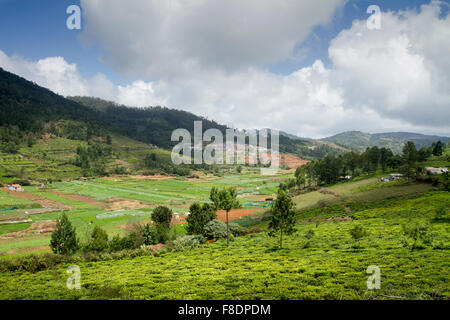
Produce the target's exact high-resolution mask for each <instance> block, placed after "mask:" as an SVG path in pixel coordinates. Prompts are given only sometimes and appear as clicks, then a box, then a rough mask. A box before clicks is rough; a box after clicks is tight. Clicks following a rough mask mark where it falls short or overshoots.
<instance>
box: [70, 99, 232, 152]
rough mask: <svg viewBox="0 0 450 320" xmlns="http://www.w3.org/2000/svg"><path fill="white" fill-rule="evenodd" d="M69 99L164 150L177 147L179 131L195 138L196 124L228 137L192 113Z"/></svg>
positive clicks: (137, 137)
mask: <svg viewBox="0 0 450 320" xmlns="http://www.w3.org/2000/svg"><path fill="white" fill-rule="evenodd" d="M68 99H70V100H72V101H75V102H77V103H80V104H82V105H84V106H86V107H89V108H91V109H92V110H94V111H95V112H100V115H101V117H102V119H105V120H107V121H108V124H109V125H110V126H111V127H113V128H117V129H119V130H120V132H121V133H122V134H124V135H126V136H128V137H130V138H133V139H136V140H139V141H143V142H147V143H151V144H154V145H157V146H159V147H162V148H169V147H171V146H173V144H174V143H173V142H171V141H170V138H171V135H172V132H173V131H174V130H175V129H187V130H188V131H190V132H191V134H193V132H194V121H202V128H203V130H207V129H210V128H216V129H219V130H220V131H221V132H223V133H225V130H226V129H227V127H226V126H223V125H220V124H218V123H217V122H215V121H210V120H207V119H205V118H203V117H199V116H197V115H195V114H192V113H190V112H186V111H182V110H175V109H168V108H165V107H159V106H157V107H147V108H136V107H127V106H122V105H118V104H116V103H114V102H111V101H105V100H102V99H99V98H92V97H68Z"/></svg>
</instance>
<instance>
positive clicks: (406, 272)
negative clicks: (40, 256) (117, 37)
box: [0, 191, 450, 299]
mask: <svg viewBox="0 0 450 320" xmlns="http://www.w3.org/2000/svg"><path fill="white" fill-rule="evenodd" d="M383 201H384V202H383ZM377 203H378V201H374V202H371V205H368V206H369V207H371V208H369V209H366V208H363V207H361V208H359V209H357V208H356V207H355V208H354V211H353V212H352V216H354V217H355V219H354V220H349V221H338V220H334V221H324V222H321V223H319V224H317V223H315V222H310V223H308V222H299V223H298V225H297V229H298V231H297V233H296V234H295V235H293V236H289V237H287V238H286V242H285V249H283V250H278V249H277V247H276V246H277V244H278V241H277V239H274V238H270V237H268V236H267V235H266V233H260V234H253V235H249V236H245V237H239V238H235V239H234V241H233V242H232V244H231V247H230V248H229V249H227V248H226V244H225V242H224V241H219V242H217V243H213V244H208V245H205V246H204V247H202V248H199V249H194V250H190V251H185V252H170V253H164V254H162V255H161V256H159V257H137V258H134V259H123V260H117V261H116V260H109V261H102V262H90V263H86V262H81V263H78V265H79V267H80V269H81V279H82V280H81V284H82V289H81V290H74V291H70V290H68V289H67V288H66V285H65V283H66V279H67V277H68V276H67V274H66V272H65V267H66V266H61V267H60V268H57V269H54V270H46V271H41V272H37V273H34V274H32V273H27V272H25V273H11V272H9V273H2V274H1V275H0V296H1V297H2V298H4V299H98V298H121V299H128V298H131V299H236V298H238V297H239V298H240V299H255V298H263V299H264V298H274V299H364V298H378V299H389V298H392V297H402V298H408V299H448V298H449V297H450V290H449V287H448V278H449V276H450V269H449V263H448V254H449V249H450V238H449V230H448V223H445V222H437V221H435V220H433V217H434V212H435V209H436V207H438V206H446V207H447V208H448V207H450V198H449V197H448V193H447V192H436V191H432V192H427V193H425V194H424V195H422V196H418V197H416V198H414V199H410V200H404V199H403V200H402V199H395V200H389V201H387V202H386V200H381V203H379V205H378V206H377ZM299 214H300V215H301V212H300V213H299ZM341 215H342V212H337V213H335V215H334V217H337V216H341ZM332 216H333V215H332ZM411 224H422V225H425V224H427V225H429V228H430V232H431V234H432V235H433V240H432V242H431V243H429V244H427V245H423V247H421V249H420V250H411V248H410V247H409V246H407V245H406V246H405V243H408V241H410V240H409V239H408V238H406V237H405V235H404V232H403V226H405V225H411ZM355 225H362V226H364V228H365V229H366V230H367V232H368V235H367V236H366V237H364V238H362V239H361V240H359V241H357V240H354V239H352V237H351V236H350V234H349V230H350V229H351V228H353V227H354V226H355ZM311 231H312V234H313V235H312V236H306V235H307V233H309V234H311ZM369 265H376V266H378V267H379V268H380V270H381V289H380V290H374V291H369V290H367V287H366V280H367V278H368V276H369V275H368V274H367V273H366V270H367V267H368V266H369Z"/></svg>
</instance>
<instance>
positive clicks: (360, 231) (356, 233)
mask: <svg viewBox="0 0 450 320" xmlns="http://www.w3.org/2000/svg"><path fill="white" fill-rule="evenodd" d="M349 233H350V235H351V236H352V238H353V239H355V240H359V239H361V238H363V237H365V236H367V234H368V233H367V231H366V230H365V229H364V227H363V226H361V225H359V224H358V225H356V226H354V227H353V228H352V229H350V231H349Z"/></svg>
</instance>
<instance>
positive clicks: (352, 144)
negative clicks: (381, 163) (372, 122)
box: [322, 131, 450, 154]
mask: <svg viewBox="0 0 450 320" xmlns="http://www.w3.org/2000/svg"><path fill="white" fill-rule="evenodd" d="M439 140H440V141H441V142H444V143H448V142H449V141H450V138H449V137H440V136H430V135H424V134H418V133H410V132H387V133H375V134H370V133H366V132H361V131H348V132H343V133H339V134H337V135H334V136H332V137H328V138H324V139H322V141H328V142H332V143H335V144H337V145H341V146H343V147H346V148H349V149H352V150H355V151H358V152H363V151H364V150H366V148H367V147H373V146H377V147H380V148H382V147H385V148H389V149H391V150H392V152H394V153H396V154H399V153H401V152H402V148H403V145H404V144H405V143H406V142H407V141H412V142H414V144H415V145H416V147H417V148H422V147H429V146H431V145H432V143H433V142H436V141H439Z"/></svg>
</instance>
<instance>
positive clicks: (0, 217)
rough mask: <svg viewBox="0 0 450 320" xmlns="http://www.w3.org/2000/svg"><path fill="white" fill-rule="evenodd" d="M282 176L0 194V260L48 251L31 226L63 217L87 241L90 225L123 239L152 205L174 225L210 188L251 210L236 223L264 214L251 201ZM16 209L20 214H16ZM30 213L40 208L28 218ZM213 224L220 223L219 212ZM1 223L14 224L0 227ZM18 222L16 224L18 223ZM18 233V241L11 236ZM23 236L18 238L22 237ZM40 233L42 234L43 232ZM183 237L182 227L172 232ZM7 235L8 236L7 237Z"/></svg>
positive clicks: (114, 180)
mask: <svg viewBox="0 0 450 320" xmlns="http://www.w3.org/2000/svg"><path fill="white" fill-rule="evenodd" d="M285 177H286V175H285V174H284V175H279V176H273V177H267V176H260V175H258V174H253V173H249V174H241V175H229V176H224V177H216V176H213V175H209V176H207V177H205V176H203V177H201V178H199V179H188V178H176V177H170V176H165V177H162V176H139V177H137V176H136V177H133V176H116V177H108V178H100V179H95V180H90V181H78V180H76V181H69V182H55V183H52V184H49V186H48V188H46V189H39V188H37V187H25V192H10V193H8V192H2V191H1V190H0V208H5V209H12V208H13V207H15V208H17V209H15V210H7V211H4V212H1V211H0V234H1V235H3V237H0V259H1V258H2V257H3V258H5V257H6V258H7V257H11V256H17V255H22V254H25V253H28V252H32V251H33V252H34V251H37V252H42V251H50V250H49V247H48V244H49V241H50V234H51V229H49V228H46V230H43V228H37V227H36V224H37V223H42V222H43V221H54V220H56V219H57V218H58V217H59V216H60V215H61V212H62V211H65V212H66V213H67V215H68V217H69V219H70V220H71V221H72V223H73V225H74V226H75V227H76V228H77V231H78V236H79V238H80V239H81V240H85V239H87V237H88V235H89V234H90V232H91V231H92V229H93V228H94V226H95V225H98V226H101V227H102V228H103V229H105V230H106V231H107V232H108V234H109V235H110V236H113V235H115V234H124V233H125V232H126V230H127V229H128V228H129V226H130V225H131V224H133V223H137V222H149V221H150V220H151V212H152V210H153V209H154V208H155V207H156V206H158V205H165V206H168V207H170V208H171V209H172V210H173V212H176V213H179V214H180V218H181V219H180V221H174V223H177V224H178V223H180V222H183V221H184V214H185V213H186V212H187V211H188V210H189V206H190V204H192V203H193V202H195V201H200V202H205V201H209V200H208V198H209V192H210V190H211V188H212V187H213V186H216V187H221V188H222V187H236V188H237V189H238V190H239V191H238V192H239V200H241V202H242V203H247V204H248V203H250V204H254V205H253V206H251V208H246V207H244V208H242V209H239V210H234V211H232V212H230V220H236V219H241V218H243V217H245V216H247V215H251V214H253V213H255V212H258V211H264V210H267V207H266V206H263V205H260V203H259V202H255V200H259V201H261V200H264V198H265V197H267V196H269V195H273V193H275V192H276V188H277V186H278V184H279V180H280V179H282V178H285ZM18 208H24V209H22V210H19V209H18ZM31 208H41V209H42V211H41V212H39V211H37V212H34V211H32V209H31ZM218 218H219V219H221V220H225V214H224V213H221V212H219V213H218ZM1 221H6V222H11V221H13V222H15V223H14V225H13V226H12V225H11V224H9V223H8V224H7V223H5V224H1ZM20 221H23V222H22V223H19V222H20ZM19 231H20V232H21V233H20V235H19V234H17V233H16V232H19ZM22 231H24V232H22ZM44 231H46V232H44ZM177 232H178V234H183V233H184V232H185V231H184V226H183V225H180V226H178V227H177ZM8 233H14V234H13V235H12V236H8Z"/></svg>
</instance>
